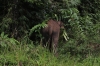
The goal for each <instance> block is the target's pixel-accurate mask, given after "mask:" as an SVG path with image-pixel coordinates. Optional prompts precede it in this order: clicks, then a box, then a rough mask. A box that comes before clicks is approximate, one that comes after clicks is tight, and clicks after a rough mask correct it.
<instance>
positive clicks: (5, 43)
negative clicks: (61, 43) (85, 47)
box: [0, 33, 100, 66]
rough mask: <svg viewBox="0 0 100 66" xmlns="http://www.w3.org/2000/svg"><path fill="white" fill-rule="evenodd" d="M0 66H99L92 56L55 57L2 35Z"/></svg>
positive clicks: (99, 63)
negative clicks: (82, 57)
mask: <svg viewBox="0 0 100 66" xmlns="http://www.w3.org/2000/svg"><path fill="white" fill-rule="evenodd" d="M0 66H100V56H98V57H94V56H92V55H90V56H88V57H87V58H84V59H82V60H81V57H80V56H78V57H75V56H71V55H70V53H68V52H67V53H66V54H65V55H64V54H59V55H58V56H57V57H55V56H54V55H53V54H52V53H50V52H49V51H48V50H47V49H46V48H44V47H42V46H41V45H39V44H38V45H37V46H35V45H34V43H32V42H31V41H30V42H27V40H24V41H21V42H19V41H17V40H15V39H13V38H8V37H7V35H4V33H2V35H1V37H0Z"/></svg>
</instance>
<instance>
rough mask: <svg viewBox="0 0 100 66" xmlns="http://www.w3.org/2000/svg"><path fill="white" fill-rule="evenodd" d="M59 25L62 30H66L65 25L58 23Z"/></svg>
mask: <svg viewBox="0 0 100 66" xmlns="http://www.w3.org/2000/svg"><path fill="white" fill-rule="evenodd" d="M58 24H59V26H60V28H62V29H64V24H63V23H62V22H60V21H58Z"/></svg>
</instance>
